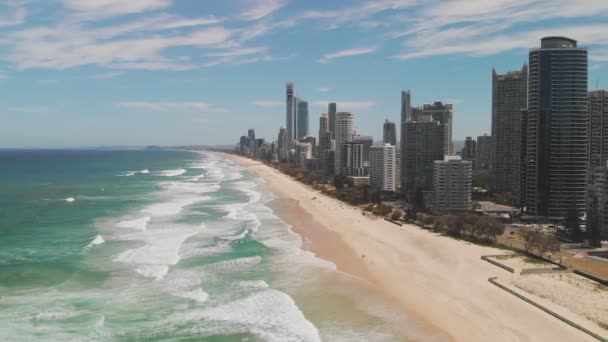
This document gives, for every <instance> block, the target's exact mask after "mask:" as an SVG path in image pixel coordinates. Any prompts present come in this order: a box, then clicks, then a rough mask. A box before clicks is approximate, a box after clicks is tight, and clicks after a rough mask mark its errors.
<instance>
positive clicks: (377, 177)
mask: <svg viewBox="0 0 608 342" xmlns="http://www.w3.org/2000/svg"><path fill="white" fill-rule="evenodd" d="M395 157H396V154H395V145H391V144H384V145H376V146H372V147H371V150H370V167H369V180H370V186H371V189H372V191H396V190H397V187H396V185H395V179H396V178H395V177H396V175H397V174H396V171H395Z"/></svg>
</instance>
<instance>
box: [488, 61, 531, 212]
mask: <svg viewBox="0 0 608 342" xmlns="http://www.w3.org/2000/svg"><path fill="white" fill-rule="evenodd" d="M527 106H528V66H527V65H524V66H523V67H522V68H521V70H520V71H511V72H508V73H506V74H504V75H499V74H497V73H496V71H495V70H492V141H493V144H492V164H491V166H492V190H493V191H494V192H496V193H502V194H512V195H513V198H514V199H515V200H517V202H519V198H520V193H519V192H520V188H521V141H522V139H521V135H522V130H521V124H522V123H521V121H522V110H525V109H526V107H527Z"/></svg>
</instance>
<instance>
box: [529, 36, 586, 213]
mask: <svg viewBox="0 0 608 342" xmlns="http://www.w3.org/2000/svg"><path fill="white" fill-rule="evenodd" d="M587 66H588V65H587V49H585V48H579V47H577V43H576V40H574V39H570V38H565V37H545V38H542V39H541V47H540V48H535V49H531V50H530V53H529V74H528V123H527V129H528V132H527V153H526V156H527V161H526V167H527V170H526V199H525V211H526V213H528V214H530V215H537V216H545V217H553V218H563V217H565V216H566V213H567V212H568V211H570V210H576V211H577V213H578V214H579V216H580V215H583V214H584V212H585V193H586V188H587V187H586V185H587V167H588V161H589V153H588V151H589V108H588V103H587V102H588V100H587V96H588V94H587Z"/></svg>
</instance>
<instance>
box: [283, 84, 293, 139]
mask: <svg viewBox="0 0 608 342" xmlns="http://www.w3.org/2000/svg"><path fill="white" fill-rule="evenodd" d="M285 88H286V105H287V108H286V111H285V127H286V133H287V141H288V142H290V141H292V140H293V139H295V138H296V98H295V91H296V90H295V86H294V84H293V83H292V82H289V83H287V85H286V87H285Z"/></svg>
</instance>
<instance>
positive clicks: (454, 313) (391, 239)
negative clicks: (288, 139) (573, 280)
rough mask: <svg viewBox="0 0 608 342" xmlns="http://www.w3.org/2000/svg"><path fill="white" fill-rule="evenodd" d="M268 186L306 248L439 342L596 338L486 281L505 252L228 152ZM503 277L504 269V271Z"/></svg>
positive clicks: (278, 207) (280, 212)
mask: <svg viewBox="0 0 608 342" xmlns="http://www.w3.org/2000/svg"><path fill="white" fill-rule="evenodd" d="M227 156H229V158H232V159H233V160H234V161H235V162H237V163H238V164H239V165H242V166H244V167H246V168H247V169H249V170H250V171H251V172H252V173H254V174H255V175H257V176H259V177H261V178H262V179H264V180H265V181H266V186H267V187H268V190H270V191H271V192H273V193H274V194H275V195H276V196H278V197H279V200H277V204H275V206H276V208H275V209H277V214H278V215H279V216H280V217H281V218H282V219H284V220H285V221H286V222H287V223H290V224H292V225H293V228H292V229H293V230H294V232H296V233H297V234H299V235H300V236H302V240H303V242H304V246H303V247H304V248H305V249H307V250H310V251H311V252H313V253H315V254H316V255H317V256H318V257H320V258H322V259H325V260H328V261H331V262H333V263H335V264H336V265H337V267H338V269H339V270H341V271H343V272H346V273H349V274H351V275H353V276H356V277H359V278H360V279H362V280H364V281H365V282H367V283H369V284H370V286H373V287H374V288H375V289H376V290H378V291H379V292H381V293H383V294H384V295H385V296H387V297H388V298H391V299H392V300H393V301H394V303H395V304H396V305H398V307H399V308H401V309H402V310H403V312H404V314H405V315H407V316H409V317H414V318H415V319H416V320H419V321H421V322H422V323H423V324H424V325H425V327H426V328H429V329H431V330H432V335H431V336H429V337H436V338H438V339H442V340H443V339H447V340H454V341H594V339H593V338H591V337H590V336H588V335H586V334H584V333H582V332H580V331H578V330H576V329H574V328H572V327H570V326H568V325H565V324H564V323H563V322H561V321H559V320H557V319H555V318H554V317H551V316H549V315H547V314H546V313H544V312H542V311H541V310H539V309H538V308H535V307H533V306H531V305H529V304H527V303H525V302H523V301H521V300H519V299H518V298H516V297H514V296H512V295H511V294H509V293H506V292H504V291H501V290H500V289H498V288H497V287H495V286H494V285H492V284H491V283H489V282H488V278H490V277H493V276H496V275H500V274H501V273H500V272H501V270H500V269H498V268H496V267H495V266H493V265H491V264H489V263H487V262H484V261H482V260H481V256H482V255H490V254H501V251H500V250H497V249H494V248H489V247H483V246H478V245H474V244H471V243H468V242H465V241H459V240H454V239H451V238H448V237H443V236H439V235H437V234H435V233H432V232H429V231H426V230H423V229H420V228H418V227H417V226H413V225H404V226H403V227H399V226H397V225H394V224H391V223H389V222H387V221H384V220H381V219H373V218H368V217H366V216H363V215H362V214H361V210H360V209H358V208H355V207H352V206H349V205H347V204H345V203H343V202H340V201H338V200H336V199H334V198H330V197H327V196H325V195H323V194H321V193H319V192H317V191H315V190H313V189H311V188H309V187H307V186H306V185H304V184H301V183H299V182H297V181H295V180H293V179H291V178H290V177H288V176H286V175H284V174H282V173H280V172H279V171H277V170H275V169H273V168H271V167H269V166H267V165H264V164H262V163H260V162H257V161H254V160H250V159H247V158H244V157H239V156H235V155H227ZM503 272H504V271H503Z"/></svg>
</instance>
